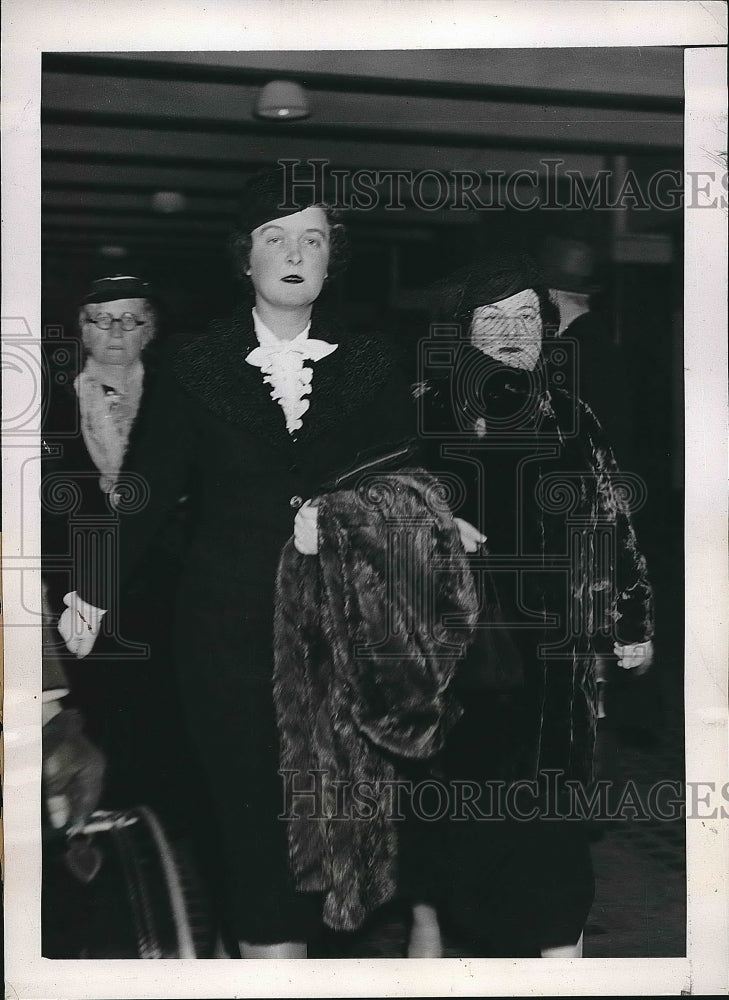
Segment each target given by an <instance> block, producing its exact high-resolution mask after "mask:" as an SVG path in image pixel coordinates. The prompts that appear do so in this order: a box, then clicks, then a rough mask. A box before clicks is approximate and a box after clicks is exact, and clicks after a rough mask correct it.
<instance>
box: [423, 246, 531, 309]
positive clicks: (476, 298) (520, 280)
mask: <svg viewBox="0 0 729 1000" xmlns="http://www.w3.org/2000/svg"><path fill="white" fill-rule="evenodd" d="M545 287H546V285H545V280H544V274H543V272H542V271H541V269H540V267H539V265H538V264H537V262H536V261H535V260H534V258H533V257H530V256H529V254H527V253H521V252H519V251H511V250H504V251H502V252H498V253H496V252H495V253H493V254H490V255H489V256H487V257H482V258H480V259H479V260H476V261H474V262H473V263H471V264H468V265H467V266H466V267H462V268H459V269H458V270H457V271H454V272H453V273H452V274H450V275H449V276H448V277H447V278H444V279H443V281H441V282H439V283H438V285H436V288H435V290H434V291H435V295H436V299H435V301H434V305H436V307H438V309H439V310H440V311H442V312H444V313H446V314H450V315H451V316H453V317H455V318H457V319H462V318H464V317H466V316H469V315H470V314H471V313H472V312H473V310H474V309H477V308H478V307H479V306H487V305H490V304H491V303H492V302H500V301H501V300H502V299H508V298H509V297H510V296H512V295H516V294H517V292H523V291H524V290H525V289H527V288H534V289H537V290H540V289H542V288H545ZM438 297H440V301H438V300H437V299H438Z"/></svg>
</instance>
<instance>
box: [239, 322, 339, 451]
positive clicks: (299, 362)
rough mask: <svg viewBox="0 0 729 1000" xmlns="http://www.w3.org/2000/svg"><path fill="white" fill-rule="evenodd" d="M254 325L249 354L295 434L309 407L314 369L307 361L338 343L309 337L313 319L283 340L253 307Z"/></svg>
mask: <svg viewBox="0 0 729 1000" xmlns="http://www.w3.org/2000/svg"><path fill="white" fill-rule="evenodd" d="M253 326H254V329H255V331H256V337H257V339H258V345H259V346H258V347H255V348H254V349H253V350H252V351H251V352H250V354H248V356H247V357H246V361H247V362H248V364H249V365H253V366H254V367H255V368H260V369H261V372H262V374H263V381H264V382H265V383H266V384H267V385H270V386H271V399H274V400H276V402H278V404H279V405H280V406H281V409H282V410H283V412H284V416H285V418H286V430H287V431H288V432H289V434H293V433H295V432H296V431H298V430H300V429H301V427H302V426H303V422H302V417H303V415H304V414H305V413H306V411H307V410H308V409H309V405H310V403H309V400H308V399H307V398H305V397H307V396H309V395H311V382H312V378H313V374H314V372H313V370H312V368H311V367H310V366H309V365H307V366H306V367H305V366H304V362H306V361H309V362H312V361H320V360H321V359H322V358H326V357H327V356H328V355H329V354H332V353H333V352H334V351H336V349H337V347H338V346H339V345H338V344H330V343H327V341H325V340H313V339H311V338H310V337H309V330H310V328H311V323H308V324H307V325H306V327H305V328H304V329H303V330H302V331H301V333H300V334H298V336H296V337H294V339H293V340H280V339H279V338H278V337H277V336H276V334H275V333H273V331H272V330H270V329H269V328H268V327H267V326H266V324H265V323H264V322H263V320H262V319H261V318H260V316H259V315H258V313H257V312H256V310H255V308H254V309H253Z"/></svg>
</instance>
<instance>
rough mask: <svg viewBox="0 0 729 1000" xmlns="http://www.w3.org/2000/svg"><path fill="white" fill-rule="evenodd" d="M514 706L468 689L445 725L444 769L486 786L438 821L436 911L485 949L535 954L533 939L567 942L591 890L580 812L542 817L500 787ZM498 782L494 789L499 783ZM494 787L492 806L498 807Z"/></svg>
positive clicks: (511, 742)
mask: <svg viewBox="0 0 729 1000" xmlns="http://www.w3.org/2000/svg"><path fill="white" fill-rule="evenodd" d="M523 725H524V711H523V705H522V704H520V703H519V699H518V698H516V697H514V698H512V697H509V696H506V697H495V696H494V695H482V696H476V695H473V696H471V698H470V701H469V703H468V705H467V706H466V711H465V713H464V716H463V718H462V719H461V721H460V722H459V723H458V724H457V726H456V727H455V728H454V731H453V733H452V736H451V739H450V741H449V745H448V750H447V759H446V764H445V766H446V771H447V775H448V778H449V780H450V782H451V784H452V783H453V781H460V782H463V781H467V782H471V783H473V784H474V785H478V787H479V788H484V789H488V792H486V791H484V793H483V794H482V796H481V797H480V798H479V799H477V805H478V808H477V809H476V810H474V811H473V814H469V816H468V817H467V818H463V819H461V820H456V821H454V820H451V821H450V822H449V823H448V828H447V842H446V848H445V849H446V853H447V858H448V862H447V866H446V868H447V872H446V874H445V876H444V884H443V893H442V899H441V906H442V911H443V913H444V915H445V918H446V920H447V922H448V925H449V927H450V929H451V930H452V932H453V933H454V934H455V935H456V936H457V937H458V938H461V939H462V940H464V941H468V942H470V943H471V944H472V945H474V946H475V947H476V949H477V952H478V953H480V954H484V955H489V956H493V957H504V958H527V957H538V956H539V955H540V953H541V950H542V949H543V948H549V947H556V946H559V945H572V944H576V942H577V940H578V939H579V937H580V934H581V933H582V930H583V928H584V926H585V923H586V920H587V916H588V914H589V912H590V907H591V906H592V901H593V897H594V877H593V870H592V860H591V855H590V846H589V839H588V829H587V824H586V823H585V821H584V820H579V819H566V818H555V819H546V818H543V817H544V814H545V812H547V811H551V812H552V813H555V812H556V811H557V812H558V810H555V809H554V803H553V804H552V808H551V809H550V810H547V808H546V803H545V801H544V800H543V799H536V800H535V797H534V796H533V795H532V794H531V791H530V792H529V795H528V796H527V797H523V798H522V799H520V800H517V801H516V803H515V805H516V809H517V810H519V811H520V812H521V813H522V814H523V815H528V814H529V813H530V812H531V811H533V808H534V806H535V804H536V807H537V810H538V813H537V815H536V816H535V817H534V818H530V819H520V818H518V817H517V816H516V815H515V811H516V810H515V809H514V808H511V809H510V808H509V805H508V801H507V800H506V799H505V798H504V791H503V790H505V789H506V788H508V787H509V785H510V783H512V782H513V781H514V780H518V779H519V778H521V777H523V774H520V753H521V746H522V737H523V734H522V733H521V731H520V729H521V727H523ZM499 789H502V791H501V792H499ZM499 795H500V796H501V805H500V806H499V805H498V803H499Z"/></svg>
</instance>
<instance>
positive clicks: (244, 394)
mask: <svg viewBox="0 0 729 1000" xmlns="http://www.w3.org/2000/svg"><path fill="white" fill-rule="evenodd" d="M310 335H311V337H313V338H316V339H317V340H325V341H327V342H328V343H335V344H338V345H339V346H338V347H337V350H336V351H334V352H333V353H332V354H330V355H328V357H326V358H322V359H321V361H317V362H315V363H313V365H312V367H313V371H314V376H313V379H312V392H311V395H310V397H309V400H310V406H309V409H308V410H307V411H306V413H305V414H304V417H303V426H302V428H301V430H300V431H299V432H298V434H297V435H296V437H295V438H292V437H291V436H290V435H289V433H288V431H287V430H286V420H285V418H284V414H283V410H282V408H281V406H280V405H279V404H278V403H277V402H276V401H275V400H273V399H271V395H270V392H271V390H270V387H269V386H268V385H266V384H265V383H264V381H263V377H262V375H261V372H260V369H258V368H255V367H254V366H253V365H249V364H247V362H246V360H245V359H246V357H247V355H248V354H249V353H250V351H252V350H253V348H254V347H255V346H256V344H257V340H256V335H255V331H254V328H253V318H252V316H251V312H250V305H247V306H241V307H240V308H239V309H237V310H236V311H235V312H234V313H233V314H232V316H231V317H229V318H228V319H226V320H220V321H216V322H215V323H213V324H212V325H211V327H210V328H209V330H208V332H207V333H206V335H205V336H204V337H201V338H197V339H195V340H191V341H188V342H186V343H185V344H183V345H182V346H181V348H180V349H179V350H178V351H177V353H176V355H175V357H174V360H173V369H174V372H175V374H176V376H177V378H178V380H179V382H180V383H181V385H182V386H183V388H184V389H185V390H186V391H187V392H188V393H190V394H191V395H193V396H194V397H195V398H197V399H198V400H200V401H201V402H202V403H203V404H204V405H205V406H206V407H207V408H208V409H209V410H211V411H212V412H213V413H215V414H216V416H218V417H221V418H222V419H223V420H225V421H226V422H229V423H235V424H240V425H242V426H245V428H246V429H248V430H250V431H252V432H253V433H255V434H257V435H260V436H262V437H264V438H266V440H267V441H268V442H270V443H271V444H273V445H275V446H278V447H283V448H288V447H290V446H291V445H292V443H293V442H294V440H296V441H299V442H302V443H303V442H308V441H311V440H313V439H314V438H316V437H319V436H320V435H321V434H323V433H326V432H327V431H328V430H330V429H331V428H333V427H335V426H336V425H337V424H339V423H341V420H342V417H343V416H345V415H347V414H348V413H351V412H352V411H353V410H355V409H357V408H359V407H361V406H363V405H364V404H365V403H366V402H367V400H368V399H370V398H371V397H372V395H373V393H374V392H375V391H376V390H377V389H378V388H379V387H380V386H381V385H382V384H383V383H384V381H385V379H386V378H387V377H388V375H389V363H388V360H387V358H386V355H385V354H384V352H383V351H382V350H381V349H380V348H379V346H378V345H377V343H376V342H375V341H374V340H371V339H370V338H367V337H351V336H349V335H348V334H347V333H345V331H344V330H343V329H342V328H341V327H339V326H338V325H337V324H336V323H334V322H331V321H330V320H328V319H327V318H325V317H324V316H320V315H319V314H318V313H317V312H315V313H314V316H313V318H312V326H311V334H310Z"/></svg>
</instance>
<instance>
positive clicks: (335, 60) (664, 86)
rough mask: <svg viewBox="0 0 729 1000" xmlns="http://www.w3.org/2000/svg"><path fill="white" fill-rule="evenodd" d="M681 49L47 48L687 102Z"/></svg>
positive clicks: (525, 96) (343, 88) (109, 66)
mask: <svg viewBox="0 0 729 1000" xmlns="http://www.w3.org/2000/svg"><path fill="white" fill-rule="evenodd" d="M682 60H683V54H682V52H681V50H680V49H677V50H672V49H670V48H659V49H651V48H650V47H646V48H642V49H641V48H630V49H627V48H624V49H620V48H612V49H611V48H592V49H573V50H569V49H568V50H565V49H482V50H476V49H462V50H458V52H455V51H454V50H421V51H419V52H414V51H412V50H403V51H369V52H361V51H360V52H358V51H346V52H336V51H327V52H312V51H308V52H290V53H287V52H278V53H277V52H157V53H129V52H128V53H94V54H76V53H58V52H54V53H50V52H47V53H44V55H43V69H44V71H46V70H47V71H49V72H51V71H52V72H67V73H83V74H85V75H87V76H101V75H105V74H107V75H113V76H117V77H119V78H126V79H133V78H138V79H149V80H153V79H155V80H185V81H188V82H201V83H230V84H247V85H249V86H260V85H261V84H263V83H266V82H268V81H269V80H270V79H272V77H273V76H275V77H276V78H279V79H296V80H299V81H300V82H302V83H304V84H305V85H309V86H314V87H317V88H319V89H324V90H328V91H331V92H347V93H369V94H380V95H385V94H392V95H399V96H406V97H407V96H418V95H419V96H423V97H433V96H447V97H451V98H456V99H459V100H497V101H509V102H519V101H526V102H527V103H531V102H535V101H536V102H538V101H540V100H541V101H544V102H545V103H548V104H560V103H565V102H566V103H570V104H581V105H583V106H584V107H602V108H621V107H622V108H644V109H646V110H654V111H680V110H681V108H682V106H683V91H682Z"/></svg>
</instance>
